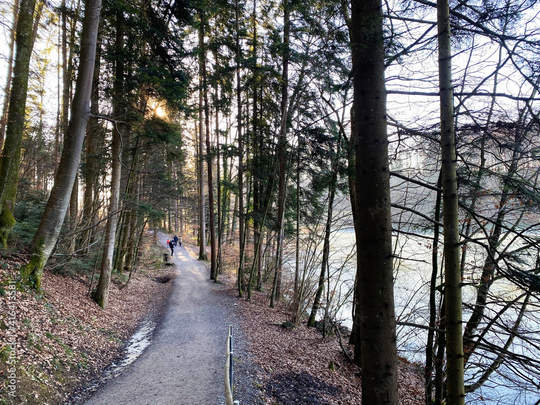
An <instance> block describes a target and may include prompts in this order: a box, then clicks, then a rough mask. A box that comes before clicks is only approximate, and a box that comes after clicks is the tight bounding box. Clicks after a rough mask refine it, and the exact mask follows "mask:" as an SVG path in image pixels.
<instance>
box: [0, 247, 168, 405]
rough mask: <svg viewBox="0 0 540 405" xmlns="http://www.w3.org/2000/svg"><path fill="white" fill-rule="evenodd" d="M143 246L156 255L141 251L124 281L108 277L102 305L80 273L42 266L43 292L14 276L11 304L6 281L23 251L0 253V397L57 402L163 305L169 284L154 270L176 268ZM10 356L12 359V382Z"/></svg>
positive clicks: (110, 357)
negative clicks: (131, 273) (134, 268)
mask: <svg viewBox="0 0 540 405" xmlns="http://www.w3.org/2000/svg"><path fill="white" fill-rule="evenodd" d="M146 247H147V249H146V251H148V252H149V251H151V250H157V251H156V252H155V253H154V255H153V256H154V259H152V258H151V257H149V256H147V255H145V256H144V257H143V258H142V259H141V263H140V265H139V266H140V268H139V269H138V270H137V272H136V273H135V275H134V276H133V277H132V278H131V280H130V282H129V284H128V285H127V287H126V288H120V285H117V284H111V289H110V298H109V306H108V308H107V309H106V310H102V309H101V308H99V307H98V306H97V305H96V304H95V302H94V301H92V299H91V298H90V297H89V295H88V293H89V282H88V280H86V278H83V277H81V278H79V279H77V278H71V277H65V276H61V275H56V274H52V273H50V272H47V271H46V272H45V274H44V275H43V280H42V289H43V293H42V294H41V295H40V294H36V293H35V292H34V291H32V290H29V289H27V288H25V287H24V286H22V285H20V283H18V284H17V294H16V296H15V298H16V299H15V301H14V305H12V306H11V308H10V307H9V306H8V302H11V301H10V300H9V291H10V289H9V285H10V281H13V280H17V279H18V270H17V268H18V266H19V265H20V264H21V262H22V259H21V258H20V257H15V256H11V257H2V258H0V283H1V285H2V287H3V290H0V293H2V292H3V293H2V294H1V295H2V296H1V297H0V342H1V348H0V392H1V395H0V404H40V405H45V404H57V403H62V402H63V401H64V400H65V398H66V397H67V395H68V394H69V392H70V391H71V390H73V389H74V388H75V387H76V386H77V385H79V384H82V383H84V382H86V381H88V380H90V379H92V378H94V377H95V376H97V375H99V373H100V372H101V371H102V370H103V369H104V368H105V367H106V366H107V365H109V364H110V363H111V362H112V361H113V360H114V358H115V357H117V356H118V355H119V353H120V350H121V348H122V345H123V343H124V342H125V340H126V339H127V338H128V337H129V336H130V335H131V334H132V333H133V331H134V330H135V329H136V327H137V325H138V324H139V322H140V321H141V320H142V319H143V318H144V317H145V316H147V315H149V312H150V311H152V310H158V309H160V308H161V307H162V304H163V302H164V301H165V300H166V298H167V296H168V292H169V291H170V287H171V286H172V283H164V282H163V280H164V279H163V278H160V277H163V276H166V277H167V278H170V277H173V274H174V273H173V272H172V271H171V269H170V268H167V269H164V268H163V267H162V266H161V264H158V263H156V261H157V257H160V256H158V254H159V253H158V252H161V250H160V248H159V247H153V248H152V249H149V246H148V245H147V246H146ZM152 260H153V261H154V262H155V263H154V264H152V263H151V262H152ZM124 281H125V280H124ZM94 285H95V280H94ZM10 333H14V334H15V341H16V350H15V351H14V352H10V349H9V346H8V342H9V341H11V336H12V335H11V334H10ZM10 359H15V360H16V365H15V368H16V371H15V376H16V380H17V381H16V384H15V385H14V386H13V385H11V384H10V381H11V382H13V381H12V380H13V378H11V379H10V377H13V373H11V371H13V370H10V369H11V367H12V366H11V365H10V364H9V363H11V361H10ZM10 385H11V386H10ZM11 393H12V394H11Z"/></svg>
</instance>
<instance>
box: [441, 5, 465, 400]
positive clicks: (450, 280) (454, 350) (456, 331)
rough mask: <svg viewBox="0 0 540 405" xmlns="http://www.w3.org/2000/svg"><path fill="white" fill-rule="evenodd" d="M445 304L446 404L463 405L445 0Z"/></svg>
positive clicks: (450, 92)
mask: <svg viewBox="0 0 540 405" xmlns="http://www.w3.org/2000/svg"><path fill="white" fill-rule="evenodd" d="M437 26H438V42H439V91H440V93H439V94H440V109H441V153H442V187H443V224H444V258H445V292H444V294H445V301H446V307H445V312H446V357H447V403H448V405H464V404H465V390H464V376H463V336H462V298H461V267H460V245H459V211H458V191H457V176H456V144H455V130H454V92H453V87H452V52H451V46H450V10H449V6H448V0H438V1H437Z"/></svg>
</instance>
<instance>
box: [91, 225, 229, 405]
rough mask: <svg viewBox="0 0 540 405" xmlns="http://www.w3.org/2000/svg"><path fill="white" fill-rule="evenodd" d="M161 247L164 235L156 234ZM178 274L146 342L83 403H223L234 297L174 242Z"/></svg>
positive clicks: (174, 258) (122, 404) (212, 404)
mask: <svg viewBox="0 0 540 405" xmlns="http://www.w3.org/2000/svg"><path fill="white" fill-rule="evenodd" d="M159 236H160V238H159V241H160V243H162V244H163V245H164V246H165V244H166V239H167V236H166V235H163V234H160V235H159ZM172 260H173V262H174V264H175V265H176V272H177V277H176V279H175V280H174V287H173V291H172V293H171V297H170V299H169V304H168V308H167V309H166V312H165V315H164V318H163V321H162V322H161V324H160V325H159V326H158V328H157V329H156V331H155V332H154V337H153V339H152V343H151V345H150V346H149V347H148V348H147V349H146V350H145V351H144V353H143V354H142V355H141V356H140V357H139V358H138V359H137V360H136V361H135V362H133V363H132V364H131V365H129V366H128V368H127V369H126V370H125V371H124V372H123V373H122V375H120V376H119V377H117V378H115V379H113V380H111V381H109V382H108V383H107V384H106V385H105V386H104V387H103V388H102V389H101V390H100V391H98V392H96V393H95V394H94V395H93V396H92V398H90V400H89V401H87V402H86V404H87V405H124V404H126V405H127V404H129V405H145V404H147V405H222V404H225V395H224V366H225V348H226V339H227V332H228V325H229V324H231V323H232V321H233V316H232V315H233V311H234V309H233V306H234V300H233V299H231V297H230V296H229V295H228V294H227V292H226V288H225V287H224V286H223V285H221V284H217V283H214V282H212V281H211V280H209V276H208V274H209V271H208V270H207V269H206V267H205V265H204V263H201V262H199V261H197V260H196V259H194V258H193V257H191V256H190V255H189V253H188V252H187V251H186V249H185V247H184V246H182V247H177V248H176V249H175V250H174V257H173V258H172Z"/></svg>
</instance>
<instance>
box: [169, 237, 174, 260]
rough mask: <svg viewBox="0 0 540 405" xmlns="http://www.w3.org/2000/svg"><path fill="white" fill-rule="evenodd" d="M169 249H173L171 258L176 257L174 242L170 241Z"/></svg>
mask: <svg viewBox="0 0 540 405" xmlns="http://www.w3.org/2000/svg"><path fill="white" fill-rule="evenodd" d="M169 247H170V248H171V257H173V256H174V242H173V241H172V240H171V241H169Z"/></svg>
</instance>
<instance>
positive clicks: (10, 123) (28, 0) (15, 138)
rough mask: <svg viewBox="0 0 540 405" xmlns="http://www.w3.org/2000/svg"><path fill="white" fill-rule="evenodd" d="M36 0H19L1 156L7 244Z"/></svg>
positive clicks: (0, 221)
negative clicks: (11, 75)
mask: <svg viewBox="0 0 540 405" xmlns="http://www.w3.org/2000/svg"><path fill="white" fill-rule="evenodd" d="M34 8H35V0H22V1H21V7H20V9H19V16H18V20H17V34H16V52H15V65H14V67H13V78H12V83H11V94H10V98H9V107H8V119H7V128H6V139H5V141H4V148H3V150H2V156H1V157H0V192H1V194H0V209H1V212H0V242H1V243H2V245H3V246H4V247H7V238H8V236H9V234H10V232H11V230H12V229H13V226H14V225H15V217H14V216H13V210H14V209H15V199H16V197H17V185H18V182H19V165H20V162H21V146H22V138H23V132H24V122H25V118H26V95H27V92H28V74H29V70H30V58H31V56H32V48H33V42H32V28H33V27H32V21H33V16H34Z"/></svg>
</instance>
